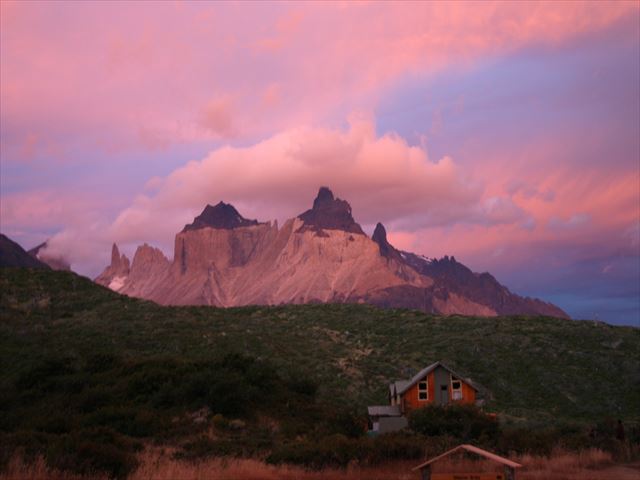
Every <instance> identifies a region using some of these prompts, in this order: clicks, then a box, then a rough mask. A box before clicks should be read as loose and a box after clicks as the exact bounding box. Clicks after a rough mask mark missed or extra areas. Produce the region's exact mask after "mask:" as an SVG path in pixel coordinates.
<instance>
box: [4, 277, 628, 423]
mask: <svg viewBox="0 0 640 480" xmlns="http://www.w3.org/2000/svg"><path fill="white" fill-rule="evenodd" d="M0 292H2V293H1V300H0V317H1V318H2V322H1V323H0V342H1V343H0V362H2V364H3V365H5V366H8V365H11V368H3V369H2V377H1V380H2V382H7V381H11V380H12V378H13V377H15V376H16V375H17V374H19V372H20V370H21V368H22V367H23V366H24V365H27V364H31V363H33V361H34V359H35V358H38V357H45V356H47V355H60V354H63V355H64V356H66V357H83V356H86V355H88V354H95V353H96V352H102V353H115V354H117V355H119V356H125V357H131V358H138V357H147V356H158V355H172V356H175V355H177V356H180V357H181V358H185V359H208V358H220V356H222V355H224V354H225V353H244V354H247V355H250V356H252V357H255V358H258V359H260V358H265V359H269V360H270V361H271V362H272V363H273V364H274V365H275V366H277V367H282V368H285V369H286V370H292V369H293V370H295V371H296V372H298V373H299V374H300V375H302V376H304V377H305V378H308V379H310V380H312V381H314V382H317V383H318V384H319V385H320V396H321V397H325V398H333V399H335V400H339V401H340V402H349V403H350V404H352V405H353V406H355V407H358V408H362V409H364V408H365V407H366V405H367V404H371V403H385V402H386V385H387V383H388V382H389V381H390V380H395V379H401V378H408V377H410V376H411V375H412V374H413V373H415V372H416V371H417V370H419V369H420V368H422V367H424V366H425V365H427V364H429V363H432V362H433V361H436V360H442V361H444V362H445V363H447V364H448V365H450V366H451V367H452V368H453V369H455V370H457V371H459V372H460V373H461V374H463V375H466V376H469V377H471V378H472V379H473V380H475V381H476V382H477V383H479V384H481V385H482V386H483V387H484V388H485V389H486V391H487V397H488V400H489V403H488V405H489V407H490V408H491V409H494V410H497V411H501V412H505V413H509V414H512V415H514V416H518V417H528V418H547V417H548V418H555V417H558V416H560V417H573V418H584V419H590V418H594V417H599V416H604V415H610V416H615V417H622V418H629V419H630V418H632V417H635V418H637V417H638V415H639V412H638V411H637V408H634V406H637V405H640V377H639V375H640V373H639V372H640V330H638V329H636V328H632V327H617V326H610V325H607V324H604V323H597V322H587V321H566V320H557V319H553V318H520V317H504V318H471V317H458V316H454V317H432V316H428V315H425V314H423V313H420V312H416V311H406V310H380V309H377V308H372V307H368V306H361V305H303V306H282V307H245V308H231V309H217V308H209V307H160V306H157V305H155V304H153V303H150V302H145V301H141V300H136V299H130V298H127V297H124V296H121V295H117V294H115V293H113V292H111V291H109V290H107V289H104V288H102V287H100V286H97V285H95V284H93V283H92V282H90V281H89V280H87V279H86V278H83V277H79V276H77V275H74V274H72V273H66V272H51V271H29V270H21V269H3V270H2V275H1V277H0Z"/></svg>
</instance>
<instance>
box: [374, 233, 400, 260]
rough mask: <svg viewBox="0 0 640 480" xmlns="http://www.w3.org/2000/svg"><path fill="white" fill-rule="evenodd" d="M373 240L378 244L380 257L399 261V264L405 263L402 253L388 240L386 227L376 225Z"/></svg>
mask: <svg viewBox="0 0 640 480" xmlns="http://www.w3.org/2000/svg"><path fill="white" fill-rule="evenodd" d="M371 240H373V241H374V242H376V243H377V244H378V248H379V249H380V255H382V256H383V257H386V258H389V259H394V260H397V261H398V262H403V259H402V256H401V255H400V252H399V251H398V250H396V249H395V248H394V247H393V245H391V244H390V243H389V241H388V240H387V231H386V230H385V228H384V225H382V224H381V223H378V224H377V225H376V229H375V230H374V231H373V236H372V237H371Z"/></svg>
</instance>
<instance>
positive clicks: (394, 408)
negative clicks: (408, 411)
mask: <svg viewBox="0 0 640 480" xmlns="http://www.w3.org/2000/svg"><path fill="white" fill-rule="evenodd" d="M367 412H368V413H369V416H371V417H399V416H401V415H402V412H401V411H400V406H399V405H380V406H378V405H374V406H371V407H367Z"/></svg>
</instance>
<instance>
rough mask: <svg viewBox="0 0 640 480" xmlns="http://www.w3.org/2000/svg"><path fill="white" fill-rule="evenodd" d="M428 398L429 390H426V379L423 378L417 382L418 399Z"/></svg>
mask: <svg viewBox="0 0 640 480" xmlns="http://www.w3.org/2000/svg"><path fill="white" fill-rule="evenodd" d="M428 399H429V391H428V390H427V380H426V379H425V380H424V381H422V382H418V400H422V401H425V400H428Z"/></svg>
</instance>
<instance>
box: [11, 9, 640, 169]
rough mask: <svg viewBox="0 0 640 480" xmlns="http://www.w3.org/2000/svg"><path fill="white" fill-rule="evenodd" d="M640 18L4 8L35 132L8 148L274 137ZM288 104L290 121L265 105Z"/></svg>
mask: <svg viewBox="0 0 640 480" xmlns="http://www.w3.org/2000/svg"><path fill="white" fill-rule="evenodd" d="M637 11H638V6H637V3H635V2H615V3H596V2H584V3H583V2H550V3H529V2H512V3H503V2H497V3H493V2H471V3H462V2H457V3H437V2H433V3H422V4H418V3H387V4H381V3H370V4H358V3H353V4H346V5H337V4H332V3H327V4H316V3H309V4H304V5H296V4H279V5H278V6H277V8H271V7H270V6H269V5H265V6H262V5H260V4H253V5H252V8H249V7H246V5H244V4H237V5H236V4H222V3H220V4H203V3H198V2H195V3H185V4H174V3H169V2H160V3H154V4H149V3H145V2H142V3H135V4H133V3H130V4H127V5H126V6H125V5H123V4H120V3H109V2H106V3H80V2H68V3H65V2H39V3H36V2H15V3H14V2H2V15H1V16H0V17H1V20H0V21H1V22H2V28H1V33H0V35H1V37H2V38H1V40H2V41H1V42H0V44H1V45H0V48H1V53H2V55H1V58H2V60H1V62H2V65H1V67H2V68H1V69H0V70H1V72H0V75H1V85H2V87H1V92H0V100H1V104H2V123H3V125H8V126H10V127H11V130H12V131H13V130H17V131H22V133H21V134H20V135H18V136H17V137H16V138H13V136H10V137H6V138H4V141H3V145H4V147H3V148H4V149H5V150H7V151H12V150H11V148H12V142H21V141H22V140H20V138H25V137H26V135H27V134H33V135H35V137H36V138H38V139H39V141H40V142H42V143H43V144H45V145H48V144H52V143H54V142H55V141H56V140H59V139H60V137H72V138H74V141H77V139H78V138H82V139H84V141H86V142H90V143H93V145H97V146H100V147H103V146H105V145H106V146H110V147H109V148H111V149H112V148H114V147H113V145H114V144H116V143H117V144H119V145H122V146H123V147H124V148H133V147H137V146H144V147H148V148H150V149H152V150H153V149H156V148H157V145H158V142H156V141H154V140H151V141H149V135H147V134H146V132H162V135H163V136H164V137H165V142H188V141H193V140H194V139H198V140H203V139H209V140H215V139H218V138H220V137H223V138H227V137H229V133H230V132H232V131H234V127H236V126H237V125H238V124H239V125H242V131H243V132H244V133H245V135H247V136H251V137H253V138H255V137H265V136H269V135H272V134H273V133H274V132H276V131H280V130H283V129H289V128H291V127H292V126H297V125H300V124H317V123H319V122H320V123H322V122H325V121H326V120H327V119H331V118H333V119H335V118H341V116H342V115H343V114H344V113H345V111H351V110H354V109H361V108H364V109H372V108H374V107H375V104H376V100H377V98H379V96H380V95H381V92H382V91H383V90H384V89H385V88H388V87H390V86H391V85H392V84H393V83H394V82H396V81H398V80H400V79H402V78H404V77H406V76H407V75H430V74H434V73H437V72H439V71H441V70H442V69H443V68H447V67H450V66H452V65H455V66H456V68H465V67H467V68H468V67H469V66H472V65H473V64H474V62H477V61H479V60H481V59H485V58H488V57H492V56H500V55H507V54H509V53H510V52H513V51H515V50H517V49H519V48H523V47H527V46H538V45H543V46H546V47H548V48H553V47H554V46H555V45H558V44H560V43H562V42H567V41H570V40H571V39H573V38H575V37H576V36H577V35H580V34H583V33H588V32H593V31H598V30H599V29H602V28H606V27H607V26H609V25H611V24H613V23H614V22H616V21H617V20H619V19H620V18H622V17H624V16H625V15H633V14H637ZM78 18H82V22H78V21H77V19H78ZM256 46H258V47H260V48H258V50H257V51H256ZM274 50H277V53H278V55H274ZM25 59H29V61H25ZM276 84H277V85H278V87H277V90H275V89H276V87H270V86H272V85H276ZM270 88H271V90H269V89H270ZM212 98H216V99H224V98H234V99H236V98H237V99H239V100H238V101H237V102H236V101H234V102H233V103H232V104H228V103H224V102H222V103H219V102H218V103H215V102H214V104H212V103H211V99H212ZM278 99H282V101H279V102H277V105H278V110H277V116H274V115H273V113H274V112H273V111H272V110H271V109H265V108H263V106H264V104H265V103H267V104H270V105H275V104H276V100H278ZM345 99H349V100H348V104H346V105H345ZM336 115H337V117H336ZM203 124H204V126H205V127H206V128H200V127H201V126H202V125H203ZM26 125H29V129H30V130H29V132H24V131H23V129H24V128H26V127H25V126H26ZM139 132H145V134H142V135H140V133H139ZM16 148H17V147H16ZM28 151H29V150H28V149H27V153H28ZM12 152H13V151H12ZM15 155H16V157H17V155H19V153H15ZM27 156H28V155H27Z"/></svg>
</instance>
